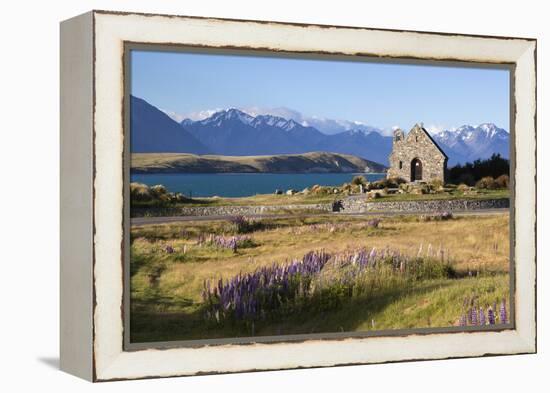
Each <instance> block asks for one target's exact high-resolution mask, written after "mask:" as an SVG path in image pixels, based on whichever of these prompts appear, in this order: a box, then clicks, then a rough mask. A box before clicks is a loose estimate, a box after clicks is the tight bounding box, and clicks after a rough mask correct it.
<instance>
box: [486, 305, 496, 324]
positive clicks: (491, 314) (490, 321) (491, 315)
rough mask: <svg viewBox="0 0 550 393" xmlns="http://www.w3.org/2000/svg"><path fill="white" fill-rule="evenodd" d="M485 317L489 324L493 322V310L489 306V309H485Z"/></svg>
mask: <svg viewBox="0 0 550 393" xmlns="http://www.w3.org/2000/svg"><path fill="white" fill-rule="evenodd" d="M487 319H488V320H489V325H494V324H495V322H496V321H495V312H494V311H493V309H492V308H491V307H489V310H487Z"/></svg>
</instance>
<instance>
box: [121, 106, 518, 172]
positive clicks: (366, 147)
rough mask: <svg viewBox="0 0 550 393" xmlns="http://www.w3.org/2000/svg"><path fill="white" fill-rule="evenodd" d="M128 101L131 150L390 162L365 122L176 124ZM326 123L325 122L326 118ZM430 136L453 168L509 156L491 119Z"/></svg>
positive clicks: (240, 115) (224, 116) (227, 113)
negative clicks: (321, 155) (328, 155)
mask: <svg viewBox="0 0 550 393" xmlns="http://www.w3.org/2000/svg"><path fill="white" fill-rule="evenodd" d="M130 105H131V108H130V124H131V130H132V134H131V148H132V152H133V153H193V154H215V155H227V156H258V155H280V154H301V153H308V152H332V153H342V154H351V155H355V156H358V157H362V158H365V159H368V160H370V161H375V162H378V163H381V164H383V165H388V156H389V154H390V152H391V148H392V137H391V136H385V135H383V134H382V133H381V132H379V131H378V130H377V129H376V128H374V127H369V126H366V125H362V124H357V127H356V128H351V127H352V126H353V124H355V123H353V122H341V121H338V122H337V121H332V122H334V128H333V130H337V127H341V129H342V127H344V128H343V129H346V130H345V131H341V132H337V133H333V134H327V133H325V132H321V131H319V129H318V128H317V127H315V126H313V125H311V124H315V123H314V122H312V121H311V120H310V121H307V122H305V121H304V122H302V123H300V122H297V121H296V120H294V119H288V118H284V117H281V116H274V115H268V114H258V115H256V116H252V115H250V114H248V113H245V112H243V111H241V110H239V109H235V108H231V109H226V110H220V111H218V112H215V113H213V114H212V115H210V116H209V117H207V118H205V119H202V120H191V119H184V120H182V121H181V122H180V123H178V122H176V121H175V120H174V119H173V118H171V117H170V116H168V115H167V114H166V113H164V112H163V111H161V110H160V109H158V108H156V107H154V106H153V105H151V104H149V103H147V102H146V101H145V100H143V99H140V98H137V97H134V96H132V97H131V100H130ZM319 121H321V120H319ZM322 121H323V126H326V124H327V120H325V119H323V120H322ZM329 122H330V121H329ZM347 128H350V129H347ZM334 132H336V131H334ZM431 135H432V138H433V139H434V140H435V141H436V142H437V143H438V144H439V145H440V147H441V148H442V149H443V150H444V151H445V153H446V154H447V156H448V157H449V165H450V166H452V165H455V164H457V163H464V162H467V161H473V160H475V159H478V158H481V159H483V158H488V157H490V156H491V155H492V154H493V153H500V154H501V155H502V156H503V157H506V158H508V156H509V154H508V147H509V134H508V132H506V131H505V130H503V129H501V128H498V127H497V126H495V125H494V124H492V123H485V124H481V125H478V126H470V125H464V126H462V127H459V128H457V129H456V130H445V131H441V132H438V133H432V134H431Z"/></svg>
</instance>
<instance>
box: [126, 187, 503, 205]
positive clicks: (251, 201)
mask: <svg viewBox="0 0 550 393" xmlns="http://www.w3.org/2000/svg"><path fill="white" fill-rule="evenodd" d="M477 192H478V193H477V194H470V195H468V194H466V195H465V194H464V193H462V192H460V191H456V190H454V191H452V192H451V193H449V194H447V193H445V194H424V195H415V194H395V195H387V196H382V197H380V198H377V199H371V200H370V201H371V202H388V201H423V200H452V199H492V198H508V197H509V196H510V193H509V191H508V190H506V189H499V190H478V191H477ZM346 196H348V195H347V194H344V193H341V192H340V193H338V194H330V193H310V194H294V195H275V194H258V195H253V196H249V197H239V198H225V197H205V198H192V199H188V200H187V201H186V202H183V203H171V204H169V205H166V204H165V205H162V206H159V207H169V208H178V207H191V206H198V207H204V206H283V205H294V204H317V203H331V202H334V201H336V200H341V199H342V198H345V197H346ZM157 205H158V204H157V203H155V202H136V201H132V207H133V208H148V207H155V206H157Z"/></svg>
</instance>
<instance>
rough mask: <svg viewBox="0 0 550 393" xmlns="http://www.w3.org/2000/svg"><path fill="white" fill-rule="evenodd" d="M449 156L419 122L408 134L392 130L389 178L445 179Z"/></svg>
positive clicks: (425, 180) (408, 179)
mask: <svg viewBox="0 0 550 393" xmlns="http://www.w3.org/2000/svg"><path fill="white" fill-rule="evenodd" d="M447 160H448V157H447V155H446V154H445V152H444V151H443V150H441V148H440V147H439V146H438V145H437V143H436V142H435V141H434V140H433V139H432V137H431V136H430V134H428V131H426V130H425V129H424V127H423V126H422V124H416V125H415V126H414V127H413V128H412V130H410V131H409V133H408V134H407V135H405V133H404V132H403V131H402V130H400V129H397V130H395V131H394V132H393V148H392V152H391V154H390V168H389V169H388V174H387V177H388V178H392V177H401V178H403V179H405V180H406V181H407V182H415V181H422V182H429V181H432V180H441V181H442V182H445V176H446V172H447Z"/></svg>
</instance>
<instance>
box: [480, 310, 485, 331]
mask: <svg viewBox="0 0 550 393" xmlns="http://www.w3.org/2000/svg"><path fill="white" fill-rule="evenodd" d="M479 325H480V326H484V325H485V312H484V311H483V307H480V308H479Z"/></svg>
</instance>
